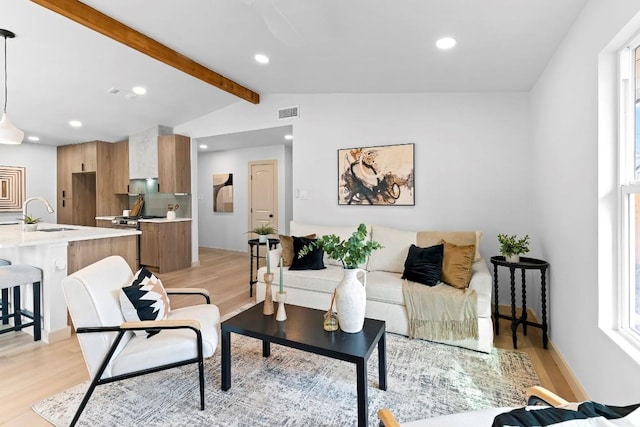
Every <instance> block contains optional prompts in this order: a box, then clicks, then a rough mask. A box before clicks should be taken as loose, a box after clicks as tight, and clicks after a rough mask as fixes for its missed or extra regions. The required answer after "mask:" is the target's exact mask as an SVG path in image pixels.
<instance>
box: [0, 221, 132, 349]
mask: <svg viewBox="0 0 640 427" xmlns="http://www.w3.org/2000/svg"><path fill="white" fill-rule="evenodd" d="M138 234H140V231H138V230H135V229H126V228H123V229H113V228H97V227H83V226H78V225H62V224H48V223H40V224H38V231H34V232H26V231H22V226H21V224H4V225H0V258H1V259H7V260H9V261H11V262H12V263H13V264H27V265H31V266H34V267H38V268H40V269H41V270H42V288H41V289H42V291H41V292H42V319H43V329H42V340H43V341H45V342H47V343H50V342H54V341H58V340H61V339H64V338H67V337H69V336H70V335H71V327H70V326H69V325H68V321H67V304H66V302H65V300H64V295H63V293H62V285H61V284H62V279H64V278H65V277H66V276H67V275H68V274H71V273H73V272H75V271H77V270H79V269H81V268H83V267H85V266H87V265H89V264H92V263H94V262H96V261H98V260H100V259H102V258H104V257H107V256H109V255H121V256H122V257H123V258H124V259H125V260H127V262H128V263H129V265H130V266H131V269H132V270H134V271H135V270H136V269H137V267H138V266H137V264H138V262H137V254H138V237H137V235H138ZM23 292H24V293H25V297H24V298H22V300H23V301H24V302H25V305H26V306H27V308H28V309H31V308H32V307H29V306H28V302H29V301H31V295H30V293H31V288H30V287H28V286H25V287H23ZM31 330H32V328H26V329H24V331H25V332H30V331H31Z"/></svg>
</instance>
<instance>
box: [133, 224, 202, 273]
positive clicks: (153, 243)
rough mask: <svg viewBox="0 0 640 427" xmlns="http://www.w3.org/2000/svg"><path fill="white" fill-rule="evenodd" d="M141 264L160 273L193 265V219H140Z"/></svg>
mask: <svg viewBox="0 0 640 427" xmlns="http://www.w3.org/2000/svg"><path fill="white" fill-rule="evenodd" d="M139 225H140V231H141V232H142V234H141V235H140V265H143V266H145V267H147V268H149V269H150V270H152V271H157V272H158V273H167V272H169V271H175V270H181V269H183V268H188V267H191V221H174V222H171V221H163V222H144V221H140V223H139Z"/></svg>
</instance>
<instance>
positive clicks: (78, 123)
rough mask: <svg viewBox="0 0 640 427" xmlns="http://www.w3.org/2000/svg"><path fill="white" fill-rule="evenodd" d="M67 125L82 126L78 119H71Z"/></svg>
mask: <svg viewBox="0 0 640 427" xmlns="http://www.w3.org/2000/svg"><path fill="white" fill-rule="evenodd" d="M69 126H72V127H74V128H79V127H80V126H82V122H81V121H80V120H71V121H70V122H69Z"/></svg>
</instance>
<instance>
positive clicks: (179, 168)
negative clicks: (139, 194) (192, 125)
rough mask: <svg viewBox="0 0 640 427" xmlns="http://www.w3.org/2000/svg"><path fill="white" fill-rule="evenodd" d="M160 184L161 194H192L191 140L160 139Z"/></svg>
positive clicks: (172, 136) (179, 137)
mask: <svg viewBox="0 0 640 427" xmlns="http://www.w3.org/2000/svg"><path fill="white" fill-rule="evenodd" d="M158 184H159V185H160V189H159V191H160V192H161V193H191V138H189V137H187V136H183V135H161V136H159V137H158Z"/></svg>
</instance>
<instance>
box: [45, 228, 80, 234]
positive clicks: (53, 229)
mask: <svg viewBox="0 0 640 427" xmlns="http://www.w3.org/2000/svg"><path fill="white" fill-rule="evenodd" d="M71 230H77V228H66V227H59V228H40V229H38V231H46V232H48V233H51V232H54V231H71Z"/></svg>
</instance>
